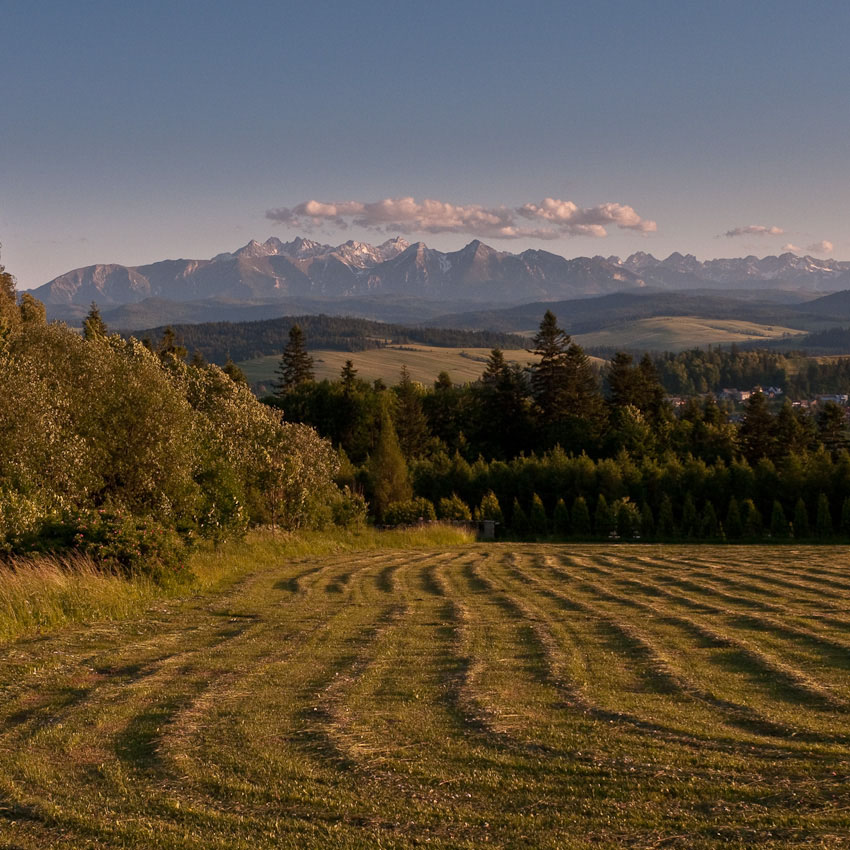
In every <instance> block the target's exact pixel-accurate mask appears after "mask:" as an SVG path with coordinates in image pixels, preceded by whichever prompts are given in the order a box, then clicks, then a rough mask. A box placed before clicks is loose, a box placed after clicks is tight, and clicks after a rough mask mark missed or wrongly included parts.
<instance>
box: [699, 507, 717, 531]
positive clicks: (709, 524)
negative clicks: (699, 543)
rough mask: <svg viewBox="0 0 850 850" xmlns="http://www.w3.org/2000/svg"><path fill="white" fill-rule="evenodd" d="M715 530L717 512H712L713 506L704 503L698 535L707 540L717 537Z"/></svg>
mask: <svg viewBox="0 0 850 850" xmlns="http://www.w3.org/2000/svg"><path fill="white" fill-rule="evenodd" d="M717 530H718V529H717V511H715V510H714V505H713V504H712V503H711V502H710V501H709V502H706V503H705V507H704V508H703V511H702V520H701V523H700V535H701V536H702V537H708V538H712V537H717Z"/></svg>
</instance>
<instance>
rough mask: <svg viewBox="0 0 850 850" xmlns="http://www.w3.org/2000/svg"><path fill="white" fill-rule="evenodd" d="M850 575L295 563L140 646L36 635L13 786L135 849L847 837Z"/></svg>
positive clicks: (778, 554)
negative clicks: (76, 677) (46, 720)
mask: <svg viewBox="0 0 850 850" xmlns="http://www.w3.org/2000/svg"><path fill="white" fill-rule="evenodd" d="M848 566H850V564H848V560H847V555H846V553H844V552H843V550H838V549H828V548H820V549H807V550H797V551H795V550H792V549H790V548H783V549H777V548H772V549H769V548H765V547H758V548H754V547H728V546H727V547H705V548H701V549H694V548H685V547H679V548H676V547H667V548H665V549H663V550H662V549H659V548H657V547H647V546H641V547H619V548H617V549H614V550H611V549H610V548H606V549H604V550H603V549H601V548H598V547H597V548H595V547H592V546H591V547H585V548H584V549H583V552H582V554H575V553H572V552H571V551H570V550H569V549H567V548H565V547H554V546H541V545H537V544H520V545H517V544H512V545H511V546H510V547H504V546H499V545H496V546H489V547H487V548H483V547H471V548H470V547H467V548H465V549H464V550H438V551H431V552H427V553H426V552H418V553H408V554H405V553H398V552H396V553H386V552H384V553H373V554H368V555H361V556H359V557H357V558H356V559H352V558H351V557H350V556H347V557H345V558H332V559H327V560H324V561H322V562H316V561H306V562H302V563H299V562H290V564H288V565H287V566H285V567H282V568H281V569H279V570H274V571H263V572H260V573H257V574H255V575H254V576H252V577H251V578H250V579H249V580H248V581H246V582H245V583H243V584H242V585H240V586H239V588H237V589H235V590H234V591H233V592H232V593H231V594H230V595H229V596H228V597H227V598H226V599H224V600H222V601H220V602H219V603H217V604H216V605H214V606H198V607H197V608H193V609H192V610H189V611H184V612H183V613H182V614H181V616H180V618H179V620H178V619H177V618H175V619H172V620H168V619H167V618H162V619H161V620H160V621H158V622H156V623H152V624H150V626H149V627H147V626H143V627H141V631H138V629H139V628H140V626H139V625H136V626H134V628H135V629H136V630H137V633H136V636H135V637H132V636H131V635H130V633H129V632H128V631H127V630H126V629H125V630H124V631H123V632H121V633H120V634H116V635H115V636H114V637H109V636H108V635H104V634H100V635H98V636H85V635H78V636H76V637H75V638H74V642H75V643H74V644H73V645H69V646H67V647H66V648H65V651H66V653H67V656H66V657H64V658H62V659H59V658H57V657H56V654H55V653H54V654H53V655H52V656H51V654H50V646H49V645H48V646H45V645H41V644H33V645H31V646H28V647H26V648H24V649H23V650H22V652H23V654H22V656H21V658H20V664H19V668H20V669H18V670H16V671H4V673H3V676H4V677H5V678H4V679H3V680H2V681H0V685H2V687H3V688H4V694H5V696H6V699H5V700H4V703H3V709H2V712H3V719H4V721H5V720H8V719H9V717H11V716H14V717H17V718H18V719H17V721H16V722H15V723H10V722H3V723H2V724H0V728H2V729H3V730H4V731H3V733H2V735H3V742H4V746H3V747H2V752H4V753H6V754H7V755H6V756H3V759H4V760H5V762H6V764H5V770H4V773H3V775H4V777H5V778H4V780H3V782H4V783H5V784H4V787H3V788H0V792H2V793H3V794H5V795H6V796H7V798H8V799H10V800H13V801H14V804H15V805H17V806H19V807H20V808H21V810H24V809H26V811H28V812H30V815H29V818H28V820H26V821H24V822H23V823H22V825H21V826H20V827H19V830H20V834H21V835H22V836H27V837H32V836H39V835H42V833H41V832H40V830H42V829H44V830H45V831H44V833H43V835H44V836H46V835H48V834H49V833H48V831H47V830H48V827H50V828H55V829H57V830H60V829H61V830H64V833H63V834H64V835H65V836H66V837H70V838H73V837H75V836H79V835H81V834H85V836H86V838H87V839H88V840H100V841H103V842H105V843H111V844H112V845H113V846H117V845H119V844H120V846H127V847H135V846H145V847H171V846H181V847H202V846H204V847H218V846H221V847H249V846H251V847H266V846H268V847H272V846H274V847H296V846H297V847H319V846H345V847H364V848H365V847H375V846H388V847H408V846H418V845H419V844H421V843H424V842H426V841H427V842H428V843H429V845H430V846H437V847H444V848H448V847H452V848H459V847H469V848H472V847H480V846H482V845H483V844H484V843H485V842H493V843H494V844H495V845H496V846H533V847H547V848H550V847H551V848H554V847H559V848H564V847H571V848H579V847H580V848H590V847H603V848H609V847H623V846H631V847H644V848H648V847H654V846H671V847H688V848H703V847H721V846H722V847H724V848H728V847H734V848H744V847H753V846H759V847H768V848H779V847H782V848H788V847H803V846H811V847H814V846H817V847H840V846H841V841H842V840H843V836H846V834H847V830H848V828H850V817H848V814H847V811H848V807H850V792H848V786H847V783H846V776H847V765H848V764H849V763H850V736H848V732H847V717H848V713H850V666H848V664H847V658H848V657H849V656H850V614H848V601H849V600H850V579H848V578H847V576H848V574H850V571H848ZM68 657H71V658H73V657H85V658H86V659H87V660H86V668H87V669H88V670H90V671H91V672H90V675H89V676H88V678H86V679H85V680H82V679H81V680H80V681H77V682H76V688H75V689H74V690H73V698H72V699H67V698H66V700H65V702H64V704H63V705H62V706H61V707H59V708H58V709H56V708H54V709H53V711H54V714H55V718H56V719H57V721H58V722H57V723H56V724H55V725H54V726H51V727H50V728H49V729H48V730H45V729H44V728H43V724H41V722H40V715H39V710H38V705H39V704H40V703H39V702H38V700H35V701H34V694H35V693H36V692H38V694H39V695H40V697H39V698H40V699H41V700H46V699H48V695H49V694H50V692H51V687H52V688H55V690H56V693H57V695H58V694H60V693H64V694H66V697H67V689H66V690H65V691H63V690H62V688H61V686H62V685H63V684H65V679H64V678H63V676H68V675H70V672H63V669H64V666H63V665H66V664H67V658H68ZM47 683H50V686H46V685H47ZM57 698H58V696H57ZM57 750H60V751H62V752H63V753H64V754H65V756H66V757H65V758H64V759H63V763H62V765H61V766H60V765H58V764H56V762H55V758H54V753H55V752H56V751H57ZM16 837H17V834H16ZM205 842H206V843H205ZM25 846H29V845H25Z"/></svg>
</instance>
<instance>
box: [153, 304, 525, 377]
mask: <svg viewBox="0 0 850 850" xmlns="http://www.w3.org/2000/svg"><path fill="white" fill-rule="evenodd" d="M295 325H298V326H299V327H301V329H302V330H303V331H304V334H305V336H306V337H307V339H308V341H309V346H310V348H313V349H319V348H326V349H332V350H335V351H366V350H369V349H374V348H381V347H382V346H385V345H389V344H393V345H405V344H410V343H419V344H422V345H433V346H438V347H446V348H461V347H468V348H494V347H498V348H523V347H524V346H525V345H527V344H528V340H527V339H526V338H525V337H522V336H518V335H516V334H507V333H498V332H491V331H465V330H451V329H444V328H413V327H407V326H405V325H393V324H386V323H384V322H373V321H370V320H368V319H356V318H349V317H340V316H324V315H320V316H286V317H283V318H279V319H266V320H263V321H257V322H206V323H203V324H196V325H174V326H173V331H174V333H175V334H176V335H177V338H178V339H179V340H180V342H181V343H182V345H184V346H185V347H186V348H188V349H189V351H190V352H198V353H199V354H200V355H201V356H202V357H204V358H205V359H206V360H208V361H210V362H211V363H218V364H219V365H223V364H224V363H225V362H226V361H227V358H228V357H230V358H232V359H233V360H251V359H253V358H255V357H263V356H265V355H268V354H280V352H281V349H282V348H283V346H284V344H285V342H286V339H287V335H288V333H289V331H290V330H291V329H292V328H293V327H294V326H295ZM165 331H166V328H164V327H160V328H152V329H150V330H147V331H139V332H138V333H137V335H138V336H139V337H141V338H145V337H147V338H149V339H151V340H152V341H153V343H154V344H157V343H158V341H159V340H161V339H162V337H163V335H164V333H165Z"/></svg>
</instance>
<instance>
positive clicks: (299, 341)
mask: <svg viewBox="0 0 850 850" xmlns="http://www.w3.org/2000/svg"><path fill="white" fill-rule="evenodd" d="M275 375H277V381H276V383H275V385H274V389H275V395H277V396H284V395H286V394H287V393H288V392H289V391H290V390H293V389H295V387H297V386H299V385H300V384H306V383H308V382H310V381H312V380H313V358H312V357H311V356H310V355H309V353H308V352H307V348H306V346H305V344H304V331H302V330H301V327H300V325H293V326H292V327H291V328H290V329H289V342H287V343H286V346H285V347H284V349H283V354H282V356H281V358H280V363H279V364H278V367H277V369H276V370H275Z"/></svg>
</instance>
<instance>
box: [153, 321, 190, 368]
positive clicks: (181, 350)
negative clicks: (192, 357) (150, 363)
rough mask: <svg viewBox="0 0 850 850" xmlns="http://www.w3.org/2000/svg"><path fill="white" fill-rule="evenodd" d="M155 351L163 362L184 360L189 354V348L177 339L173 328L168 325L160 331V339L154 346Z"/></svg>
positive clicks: (169, 362) (171, 362)
mask: <svg viewBox="0 0 850 850" xmlns="http://www.w3.org/2000/svg"><path fill="white" fill-rule="evenodd" d="M156 353H157V356H158V357H159V359H160V360H161V361H162V362H163V363H165V364H173V363H176V362H178V361H180V360H185V359H186V357H187V356H188V355H189V349H188V348H186V347H185V346H184V345H181V344H180V343H179V342H178V341H177V334H176V333H175V331H174V328H172V327H171V325H169V326H168V327H167V328H166V329H165V330H164V331H163V332H162V339H161V340H160V341H159V345H158V346H157V347H156Z"/></svg>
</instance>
